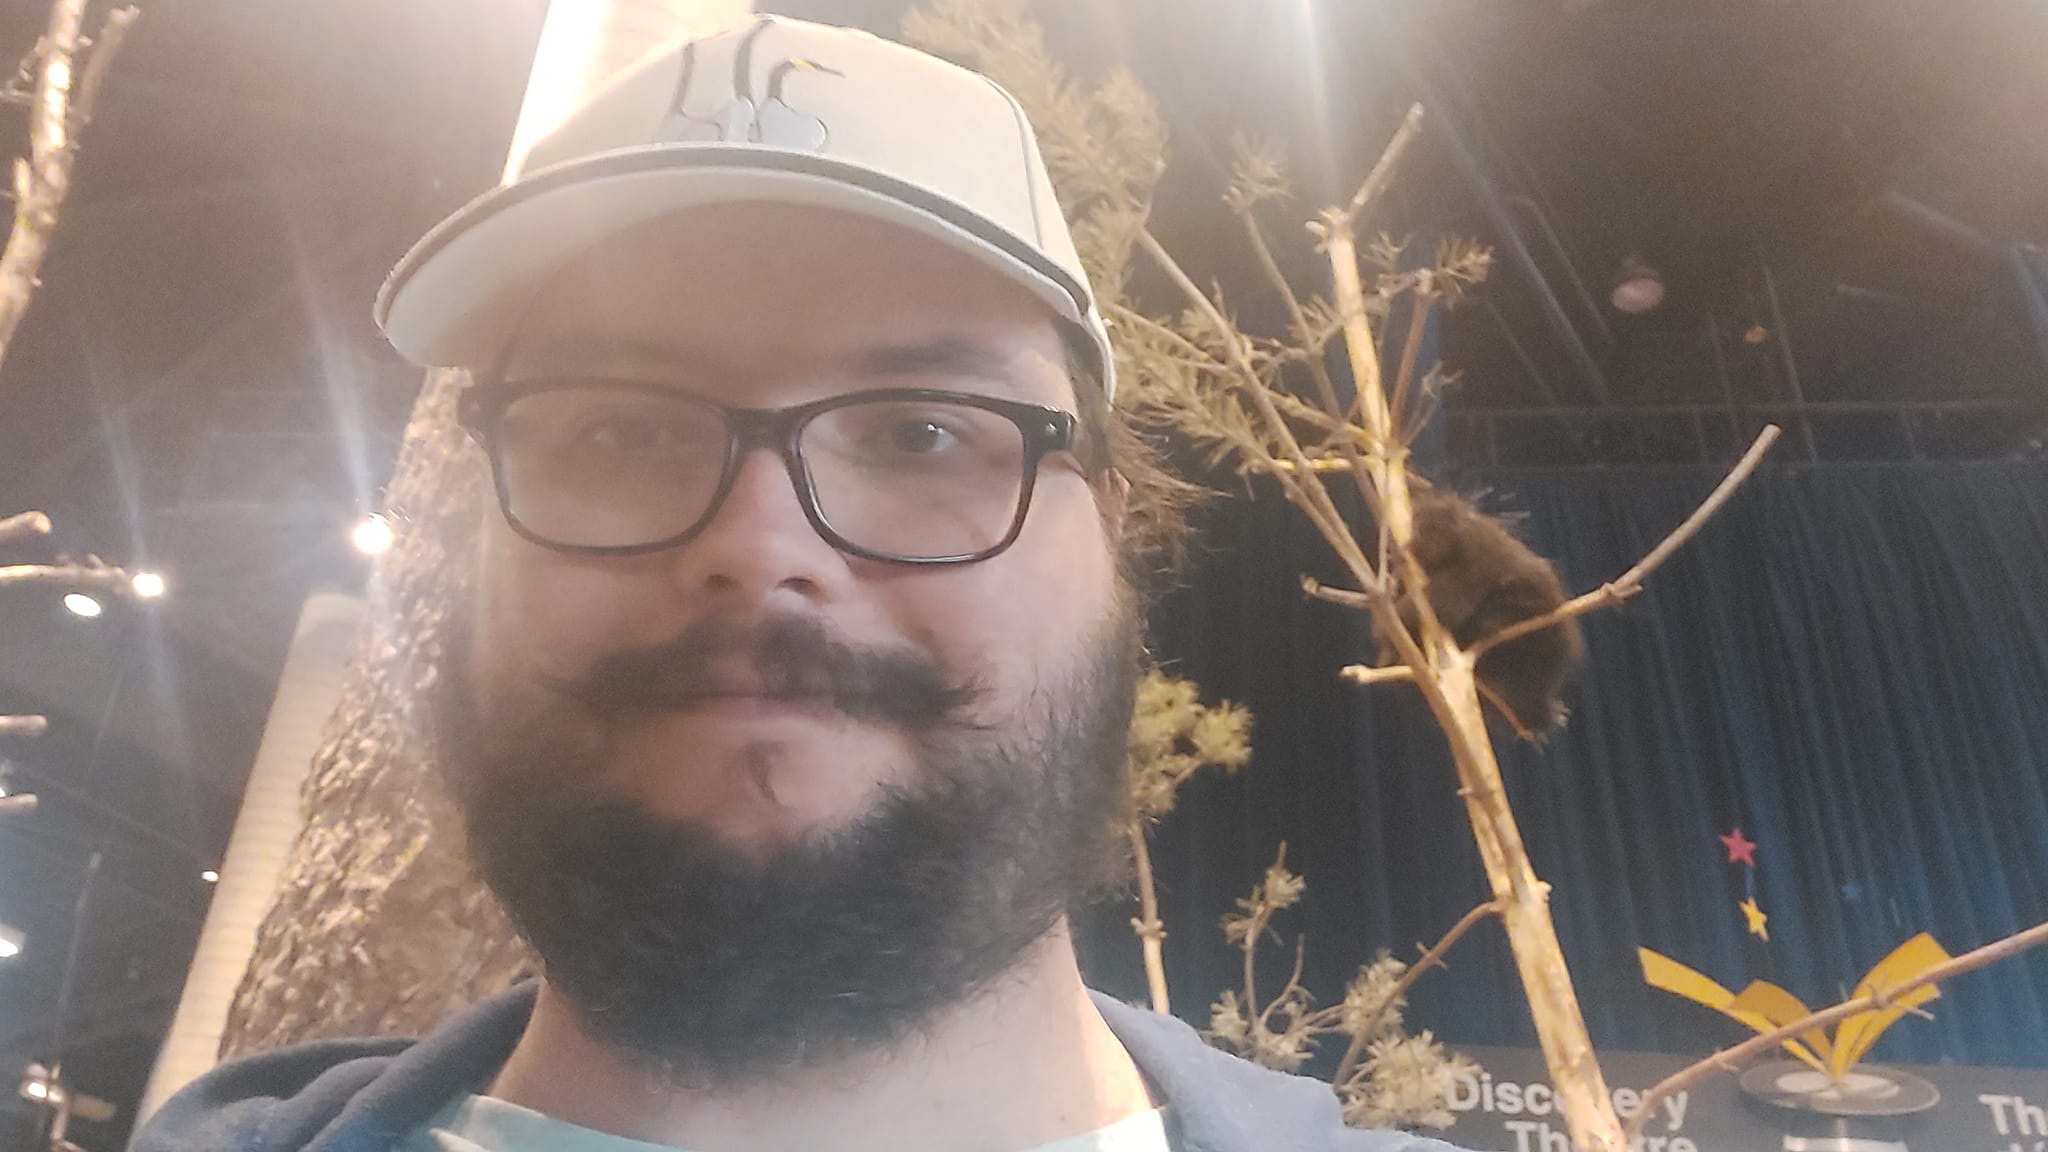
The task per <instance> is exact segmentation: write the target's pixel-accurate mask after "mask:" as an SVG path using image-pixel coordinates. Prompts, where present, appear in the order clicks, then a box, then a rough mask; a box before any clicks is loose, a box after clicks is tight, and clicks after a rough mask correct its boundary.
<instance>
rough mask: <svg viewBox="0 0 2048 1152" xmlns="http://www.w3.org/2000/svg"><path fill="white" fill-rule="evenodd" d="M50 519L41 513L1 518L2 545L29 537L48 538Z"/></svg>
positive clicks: (0, 542)
mask: <svg viewBox="0 0 2048 1152" xmlns="http://www.w3.org/2000/svg"><path fill="white" fill-rule="evenodd" d="M50 528H51V525H50V518H49V516H47V515H45V514H44V513H41V512H17V513H15V514H14V515H12V516H8V517H4V518H0V544H8V543H12V542H13V541H16V540H19V539H22V538H24V537H28V536H48V535H49V534H50Z"/></svg>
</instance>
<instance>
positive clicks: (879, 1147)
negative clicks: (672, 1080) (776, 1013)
mask: <svg viewBox="0 0 2048 1152" xmlns="http://www.w3.org/2000/svg"><path fill="white" fill-rule="evenodd" d="M490 1092H491V1095H493V1096H496V1097H498V1098H499V1099H502V1100H506V1101H509V1102H511V1103H513V1104H518V1105H520V1106H522V1107H525V1108H530V1109H533V1110H534V1111H536V1112H541V1113H544V1114H546V1115H549V1116H552V1117H554V1118H556V1119H558V1120H563V1121H567V1122H568V1123H571V1124H577V1125H580V1126H582V1127H585V1128H593V1129H596V1130H598V1131H601V1132H609V1133H612V1134H614V1135H618V1136H625V1137H629V1138H631V1139H635V1140H643V1141H646V1142H648V1143H652V1144H662V1145H667V1146H669V1147H672V1148H682V1149H688V1150H689V1152H816V1150H818V1149H823V1148H830V1149H833V1150H835V1152H1021V1150H1023V1149H1029V1148H1036V1147H1038V1146H1039V1145H1041V1144H1048V1143H1052V1142H1054V1141H1057V1140H1062V1139H1066V1138H1068V1137H1071V1136H1078V1135H1080V1134H1082V1133H1086V1132H1092V1131H1094V1130H1096V1129H1098V1128H1102V1127H1106V1126H1108V1125H1110V1124H1113V1123H1115V1122H1117V1121H1118V1120H1122V1119H1124V1118H1126V1117H1129V1116H1132V1115H1135V1114H1137V1113H1139V1112H1142V1111H1145V1110H1146V1109H1149V1108H1151V1107H1152V1102H1151V1100H1150V1098H1149V1097H1148V1095H1147V1092H1146V1089H1145V1084H1144V1079H1143V1077H1142V1076H1141V1075H1140V1074H1139V1072H1138V1069H1137V1066H1136V1065H1135V1064H1133V1063H1132V1062H1131V1058H1130V1055H1129V1054H1128V1053H1126V1052H1125V1051H1124V1049H1123V1045H1121V1044H1120V1043H1118V1042H1117V1039H1116V1037H1115V1036H1114V1035H1113V1034H1111V1032H1110V1030H1109V1026H1108V1025H1107V1024H1105V1023H1104V1022H1103V1020H1102V1016H1101V1014H1100V1013H1098V1012H1097V1011H1096V1010H1095V1005H1094V1003H1093V1001H1091V1000H1090V999H1089V996H1088V991H1087V989H1086V988H1085V987H1084V986H1083V985H1082V983H1081V975H1080V970H1079V968H1078V967H1077V966H1076V964H1075V960H1074V949H1073V942H1072V940H1071V938H1070V937H1069V936H1068V933H1067V929H1066V926H1065V925H1064V924H1062V925H1061V926H1060V928H1059V929H1057V930H1056V931H1055V932H1054V933H1052V934H1051V935H1050V936H1048V937H1047V938H1046V939H1045V940H1043V941H1041V942H1040V944H1039V945H1038V946H1037V947H1036V948H1034V949H1033V950H1032V951H1031V952H1030V953H1028V954H1026V955H1025V957H1024V958H1023V959H1022V960H1021V962H1020V963H1019V964H1018V965H1017V967H1016V968H1015V969H1013V970H1012V971H1011V972H1010V973H1009V974H1007V975H1006V976H1004V977H1003V978H1002V979H1001V980H999V981H998V982H997V983H996V985H995V986H993V987H991V988H990V989H989V990H987V991H986V992H983V993H982V994H980V995H979V996H977V997H975V998H974V999H973V1000H971V1001H968V1002H966V1003H962V1004H959V1005H956V1006H954V1007H952V1008H949V1009H946V1010H945V1012H944V1013H943V1015H941V1016H940V1017H939V1018H938V1019H936V1020H933V1021H930V1022H928V1023H927V1024H926V1025H925V1026H923V1027H921V1028H920V1029H918V1030H917V1032H916V1033H915V1034H914V1036H913V1037H912V1038H911V1039H910V1040H907V1041H906V1042H904V1043H903V1044H901V1045H899V1046H897V1047H896V1048H894V1049H892V1050H890V1051H887V1052H875V1053H868V1054H862V1055H858V1056H855V1057H852V1058H850V1059H847V1060H844V1061H841V1062H837V1063H833V1064H828V1065H822V1066H819V1067H814V1068H805V1069H801V1070H797V1071H793V1072H787V1073H782V1074H779V1075H777V1076H776V1077H774V1078H773V1079H770V1080H762V1081H759V1082H751V1083H743V1084H740V1085H736V1086H727V1087H723V1088H719V1089H708V1090H700V1089H694V1088H678V1087H676V1086H674V1085H672V1084H668V1083H665V1082H662V1081H660V1080H658V1079H656V1078H654V1077H653V1076H651V1075H650V1074H649V1073H648V1072H647V1071H645V1070H644V1069H643V1068H642V1067H641V1066H640V1065H638V1064H636V1063H634V1062H632V1061H630V1060H627V1059H624V1058H622V1057H621V1056H620V1055H619V1054H618V1053H617V1052H616V1051H614V1050H612V1049H610V1048H607V1047H605V1046H604V1045H603V1044H601V1043H600V1042H599V1041H598V1040H597V1039H596V1038H594V1037H593V1036H591V1035H590V1033H589V1032H588V1031H587V1030H586V1029H584V1028H583V1026H582V1024H581V1023H580V1022H579V1021H578V1020H577V1019H576V1017H575V1015H574V1013H573V1012H572V1011H571V1010H570V1009H569V1006H568V1005H567V1004H566V1003H565V1002H564V1001H563V1000H562V998H561V997H560V995H559V994H557V993H555V992H553V991H552V990H551V989H550V988H548V987H547V985H546V984H545V983H543V984H542V986H541V990H540V998H539V1001H538V1003H537V1004H536V1005H535V1007H534V1012H533V1019H532V1021H531V1022H530V1023H529V1024H528V1025H527V1029H526V1032H525V1034H524V1035H523V1036H522V1037H521V1038H520V1041H519V1044H518V1046H517V1047H516V1048H515V1049H514V1050H513V1053H512V1056H511V1059H509V1060H508V1061H507V1062H506V1064H505V1067H504V1069H503V1071H501V1072H500V1073H499V1075H498V1078H497V1080H496V1081H495V1082H493V1083H492V1085H491V1089H490Z"/></svg>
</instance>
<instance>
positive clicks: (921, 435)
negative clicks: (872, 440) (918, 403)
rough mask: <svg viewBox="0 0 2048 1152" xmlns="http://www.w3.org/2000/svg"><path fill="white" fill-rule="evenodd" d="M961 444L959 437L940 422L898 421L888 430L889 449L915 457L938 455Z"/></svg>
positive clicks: (930, 420) (928, 420)
mask: <svg viewBox="0 0 2048 1152" xmlns="http://www.w3.org/2000/svg"><path fill="white" fill-rule="evenodd" d="M959 443H960V437H959V435H958V434H956V433H955V432H954V431H953V430H952V429H951V428H948V427H947V426H946V425H945V424H944V423H943V422H941V421H938V420H932V419H923V418H916V419H908V420H898V421H896V422H895V423H894V424H892V425H890V426H889V428H888V444H889V447H891V448H893V449H895V450H896V451H898V452H904V453H908V454H910V455H913V456H930V455H936V454H937V453H940V452H945V451H947V450H949V449H952V448H955V447H957V446H958V445H959Z"/></svg>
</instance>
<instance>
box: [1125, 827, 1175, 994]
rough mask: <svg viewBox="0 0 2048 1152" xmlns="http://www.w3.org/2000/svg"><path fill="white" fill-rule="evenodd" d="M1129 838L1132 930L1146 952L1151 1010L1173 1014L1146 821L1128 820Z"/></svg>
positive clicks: (1156, 886)
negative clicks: (1133, 875)
mask: <svg viewBox="0 0 2048 1152" xmlns="http://www.w3.org/2000/svg"><path fill="white" fill-rule="evenodd" d="M1124 831H1125V833H1126V834H1127V835H1128V836H1129V837H1130V838H1131V855H1132V857H1133V859H1135V860H1136V861H1137V866H1138V914H1137V915H1136V916H1133V917H1131V930H1132V931H1134V932H1136V933H1137V934H1138V943H1139V945H1140V947H1141V948H1143V950H1144V955H1145V983H1146V986H1147V989H1148V990H1149V991H1150V992H1151V994H1152V1010H1153V1011H1154V1012H1157V1013H1159V1014H1161V1015H1164V1016H1171V1015H1173V998H1172V997H1171V996H1169V995H1168V994H1167V990H1166V923H1165V921H1162V920H1161V919H1159V889H1158V885H1157V884H1156V882H1155V881H1154V880H1153V878H1152V849H1151V846H1150V845H1148V844H1146V843H1145V822H1144V821H1143V820H1132V821H1129V822H1128V823H1127V824H1126V825H1125V828H1124Z"/></svg>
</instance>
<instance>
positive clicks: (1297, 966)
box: [1253, 936, 1308, 1032]
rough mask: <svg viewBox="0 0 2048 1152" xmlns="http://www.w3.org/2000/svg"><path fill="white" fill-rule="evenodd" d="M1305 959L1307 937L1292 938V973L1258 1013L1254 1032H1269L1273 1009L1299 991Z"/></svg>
mask: <svg viewBox="0 0 2048 1152" xmlns="http://www.w3.org/2000/svg"><path fill="white" fill-rule="evenodd" d="M1307 958H1308V937H1306V936H1296V937H1295V938H1294V971H1293V973H1292V974H1290V975H1289V976H1288V977H1287V983H1285V984H1283V985H1281V986H1280V994H1279V995H1278V996H1275V997H1273V998H1272V999H1271V1000H1269V1001H1267V1002H1266V1007H1265V1009H1264V1010H1263V1011H1261V1012H1260V1013H1259V1019H1258V1022H1257V1023H1256V1024H1254V1025H1253V1030H1254V1031H1255V1032H1266V1031H1271V1029H1270V1028H1269V1027H1268V1021H1270V1020H1271V1019H1272V1016H1273V1009H1275V1008H1278V1007H1279V1006H1280V1005H1282V1004H1285V1003H1287V1002H1288V1001H1290V1000H1291V999H1293V997H1294V994H1295V993H1297V992H1299V991H1301V966H1302V962H1303V961H1305V960H1306V959H1307Z"/></svg>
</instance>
